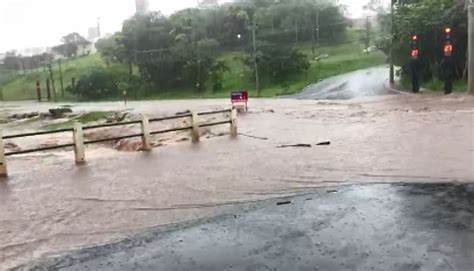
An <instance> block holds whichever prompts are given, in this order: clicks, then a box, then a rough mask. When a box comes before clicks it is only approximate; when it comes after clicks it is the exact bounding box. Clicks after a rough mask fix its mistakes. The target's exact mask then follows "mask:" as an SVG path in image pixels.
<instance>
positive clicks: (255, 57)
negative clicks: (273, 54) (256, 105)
mask: <svg viewBox="0 0 474 271" xmlns="http://www.w3.org/2000/svg"><path fill="white" fill-rule="evenodd" d="M254 20H255V19H254ZM251 28H252V39H253V54H254V62H255V88H256V89H257V97H260V82H259V78H258V59H257V40H256V37H255V32H256V30H257V23H256V22H255V21H254V23H253V25H252V26H251Z"/></svg>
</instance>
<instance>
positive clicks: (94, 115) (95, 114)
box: [43, 111, 111, 131]
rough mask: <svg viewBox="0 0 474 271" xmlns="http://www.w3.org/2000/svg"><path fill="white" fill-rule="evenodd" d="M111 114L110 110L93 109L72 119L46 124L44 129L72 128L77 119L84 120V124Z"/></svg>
mask: <svg viewBox="0 0 474 271" xmlns="http://www.w3.org/2000/svg"><path fill="white" fill-rule="evenodd" d="M110 114H111V113H110V112H102V111H92V112H88V113H86V114H83V115H80V116H78V117H76V118H73V119H70V120H68V121H65V122H60V123H51V124H48V125H45V126H43V129H45V130H48V131H52V130H58V129H66V128H72V126H73V125H74V122H75V121H79V122H82V124H87V123H90V122H96V121H99V120H103V119H106V118H107V117H108V116H109V115H110Z"/></svg>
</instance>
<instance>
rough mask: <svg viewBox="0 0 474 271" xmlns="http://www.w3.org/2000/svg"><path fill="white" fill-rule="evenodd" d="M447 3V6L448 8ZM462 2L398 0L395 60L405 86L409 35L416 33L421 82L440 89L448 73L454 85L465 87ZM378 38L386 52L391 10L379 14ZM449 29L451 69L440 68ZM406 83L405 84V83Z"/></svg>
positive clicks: (407, 74)
mask: <svg viewBox="0 0 474 271" xmlns="http://www.w3.org/2000/svg"><path fill="white" fill-rule="evenodd" d="M447 7H448V8H447ZM464 7H465V3H464V2H463V1H457V0H416V1H412V0H400V1H397V2H396V4H395V8H394V14H393V15H394V16H393V19H394V23H393V31H394V39H393V40H394V43H393V46H394V47H393V53H394V63H395V65H396V66H399V67H401V69H400V72H401V76H402V79H403V80H402V82H403V85H404V86H408V89H410V88H411V87H410V85H409V83H408V82H409V81H410V80H411V72H410V62H411V57H410V52H411V49H412V48H411V45H410V35H411V34H416V35H417V37H418V39H417V40H418V46H419V50H420V57H419V60H418V70H419V74H420V79H421V86H422V87H424V88H427V89H431V90H442V89H443V82H442V81H443V78H444V77H445V76H447V74H450V77H452V78H453V79H454V80H456V81H455V83H454V89H455V90H459V91H466V89H467V87H466V86H467V66H466V57H467V46H466V44H467V25H468V24H467V13H466V12H465V9H464ZM380 21H381V28H382V29H381V33H382V35H381V39H380V40H378V47H379V48H381V50H382V51H384V52H385V53H386V54H388V53H389V51H390V32H391V16H390V14H382V15H381V20H380ZM447 27H449V28H450V29H452V36H453V41H454V42H453V46H454V50H453V60H454V70H453V71H446V70H444V69H443V68H442V65H441V63H442V61H443V58H444V53H443V45H444V43H445V41H446V34H445V32H444V30H445V28H447ZM405 83H408V84H405Z"/></svg>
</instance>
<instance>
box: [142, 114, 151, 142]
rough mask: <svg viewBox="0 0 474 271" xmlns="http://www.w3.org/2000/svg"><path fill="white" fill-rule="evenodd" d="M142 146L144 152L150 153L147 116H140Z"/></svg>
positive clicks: (149, 133)
mask: <svg viewBox="0 0 474 271" xmlns="http://www.w3.org/2000/svg"><path fill="white" fill-rule="evenodd" d="M142 134H143V135H142V145H143V150H144V151H151V130H150V120H149V119H148V116H146V115H142Z"/></svg>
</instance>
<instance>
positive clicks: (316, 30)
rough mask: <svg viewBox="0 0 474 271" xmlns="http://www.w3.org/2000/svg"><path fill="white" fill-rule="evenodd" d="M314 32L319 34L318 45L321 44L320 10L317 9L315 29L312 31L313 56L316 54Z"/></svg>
mask: <svg viewBox="0 0 474 271" xmlns="http://www.w3.org/2000/svg"><path fill="white" fill-rule="evenodd" d="M314 32H316V35H317V40H318V46H319V10H318V9H316V23H315V25H314V28H313V31H311V34H312V35H311V41H312V46H311V49H312V51H313V56H314V54H315V48H314V47H315V46H314Z"/></svg>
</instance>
